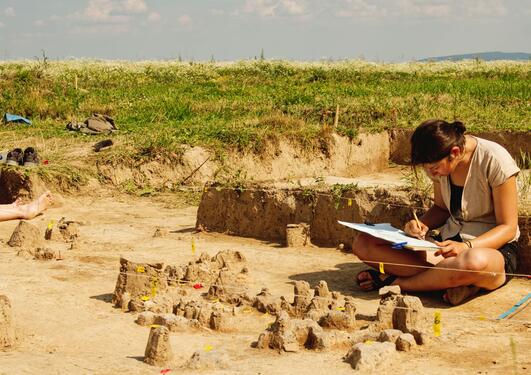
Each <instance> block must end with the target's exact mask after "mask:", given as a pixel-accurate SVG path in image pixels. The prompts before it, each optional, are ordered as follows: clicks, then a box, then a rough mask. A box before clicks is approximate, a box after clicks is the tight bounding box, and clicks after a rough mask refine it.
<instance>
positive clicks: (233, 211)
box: [197, 188, 419, 246]
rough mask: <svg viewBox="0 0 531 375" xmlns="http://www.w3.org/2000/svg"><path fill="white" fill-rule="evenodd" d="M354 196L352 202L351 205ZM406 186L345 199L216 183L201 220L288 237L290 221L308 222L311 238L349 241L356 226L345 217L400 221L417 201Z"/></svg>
mask: <svg viewBox="0 0 531 375" xmlns="http://www.w3.org/2000/svg"><path fill="white" fill-rule="evenodd" d="M349 199H350V205H349ZM418 204H419V202H418V200H416V201H412V199H411V198H409V197H408V196H407V194H406V193H405V192H402V191H394V192H393V191H388V190H385V189H378V188H376V189H364V190H355V191H354V190H351V191H346V192H344V193H343V195H342V199H339V197H335V196H333V195H330V194H328V193H326V194H325V193H320V192H315V191H310V190H276V191H273V190H260V189H256V190H245V191H243V192H241V193H240V192H238V191H234V190H227V189H220V190H219V191H218V190H216V189H215V188H211V189H209V190H208V191H207V192H206V193H204V194H203V197H202V199H201V203H200V205H199V209H198V213H197V226H198V227H202V228H204V229H206V230H210V231H215V232H223V233H228V234H233V235H238V236H243V237H253V238H259V239H263V240H269V241H276V242H280V243H284V242H285V240H286V226H287V224H296V223H308V224H310V237H311V242H312V243H314V244H316V245H320V246H336V245H338V244H339V243H343V244H346V245H347V246H350V244H351V243H352V241H353V239H354V233H355V232H354V231H353V230H351V229H348V228H346V227H344V226H342V225H340V224H338V223H337V221H338V220H342V221H351V222H352V221H356V222H360V221H364V220H369V221H374V222H390V223H392V224H394V225H401V223H403V221H404V220H405V219H410V218H411V215H412V214H411V208H410V207H411V206H412V205H413V206H417V205H418Z"/></svg>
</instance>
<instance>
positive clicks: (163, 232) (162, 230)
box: [153, 227, 170, 238]
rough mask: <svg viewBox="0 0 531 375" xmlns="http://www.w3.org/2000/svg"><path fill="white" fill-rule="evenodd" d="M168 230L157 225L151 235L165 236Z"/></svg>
mask: <svg viewBox="0 0 531 375" xmlns="http://www.w3.org/2000/svg"><path fill="white" fill-rule="evenodd" d="M169 233H170V232H169V231H168V230H167V229H165V228H160V227H158V228H157V229H155V233H153V237H155V238H157V237H166V236H167V235H168V234H169Z"/></svg>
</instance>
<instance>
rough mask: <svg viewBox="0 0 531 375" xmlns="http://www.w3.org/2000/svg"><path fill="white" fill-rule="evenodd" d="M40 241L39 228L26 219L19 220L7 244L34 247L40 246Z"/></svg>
mask: <svg viewBox="0 0 531 375" xmlns="http://www.w3.org/2000/svg"><path fill="white" fill-rule="evenodd" d="M41 243H42V240H41V232H40V231H39V228H37V227H36V226H34V225H33V224H30V223H28V222H27V221H24V220H20V222H19V223H18V225H17V227H16V228H15V230H14V231H13V234H11V238H10V239H9V242H8V243H7V244H8V245H9V246H12V247H23V248H34V247H38V246H40V245H41Z"/></svg>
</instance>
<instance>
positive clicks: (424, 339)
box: [410, 330, 430, 345]
mask: <svg viewBox="0 0 531 375" xmlns="http://www.w3.org/2000/svg"><path fill="white" fill-rule="evenodd" d="M410 333H411V334H412V335H413V337H414V338H415V342H416V343H417V345H426V344H428V343H429V342H430V338H429V335H428V334H427V333H426V332H423V331H419V330H413V331H411V332H410Z"/></svg>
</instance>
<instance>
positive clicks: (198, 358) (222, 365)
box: [183, 350, 230, 370]
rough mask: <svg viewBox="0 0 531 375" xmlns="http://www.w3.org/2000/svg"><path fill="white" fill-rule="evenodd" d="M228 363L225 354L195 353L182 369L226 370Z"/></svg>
mask: <svg viewBox="0 0 531 375" xmlns="http://www.w3.org/2000/svg"><path fill="white" fill-rule="evenodd" d="M229 362H230V359H229V356H228V355H227V353H225V352H218V351H216V350H214V351H203V352H201V351H196V352H194V354H193V355H192V357H191V358H190V359H189V360H188V361H186V363H185V364H184V365H183V367H184V368H187V369H191V370H215V369H226V368H227V367H229Z"/></svg>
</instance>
